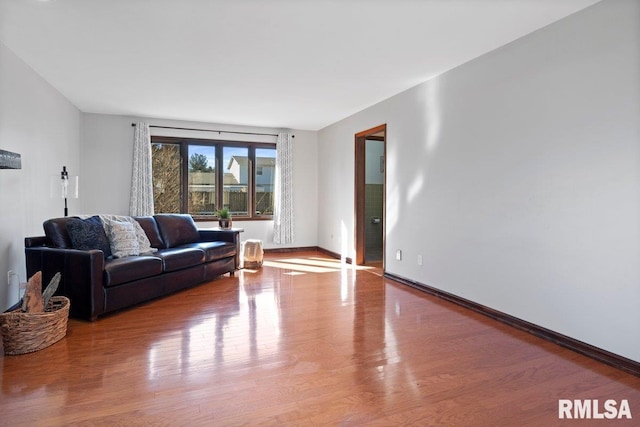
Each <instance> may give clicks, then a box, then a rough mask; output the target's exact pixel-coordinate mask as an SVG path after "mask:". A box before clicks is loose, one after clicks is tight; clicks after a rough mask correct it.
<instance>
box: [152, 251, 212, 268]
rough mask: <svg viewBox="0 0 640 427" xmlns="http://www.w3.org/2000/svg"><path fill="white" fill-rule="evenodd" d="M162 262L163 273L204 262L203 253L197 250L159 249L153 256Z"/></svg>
mask: <svg viewBox="0 0 640 427" xmlns="http://www.w3.org/2000/svg"><path fill="white" fill-rule="evenodd" d="M154 256H157V257H158V258H160V259H161V260H162V263H163V268H164V271H176V270H181V269H183V268H187V267H192V266H194V265H198V264H202V263H203V262H204V251H202V250H200V249H197V248H185V247H179V248H169V249H161V250H159V251H158V252H156V253H155V254H154Z"/></svg>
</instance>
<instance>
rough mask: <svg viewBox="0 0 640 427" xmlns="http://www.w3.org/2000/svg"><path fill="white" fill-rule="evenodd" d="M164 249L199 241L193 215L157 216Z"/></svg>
mask: <svg viewBox="0 0 640 427" xmlns="http://www.w3.org/2000/svg"><path fill="white" fill-rule="evenodd" d="M154 218H155V219H156V223H157V224H158V229H159V230H160V236H161V237H162V241H163V242H164V248H173V247H176V246H180V245H184V244H187V243H195V242H197V241H198V239H199V234H198V228H197V227H196V223H195V222H194V221H193V218H192V217H191V215H188V214H158V215H155V216H154Z"/></svg>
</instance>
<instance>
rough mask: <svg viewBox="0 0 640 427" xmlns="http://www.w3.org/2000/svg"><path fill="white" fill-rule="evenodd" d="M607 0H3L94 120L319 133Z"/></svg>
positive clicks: (12, 42)
mask: <svg viewBox="0 0 640 427" xmlns="http://www.w3.org/2000/svg"><path fill="white" fill-rule="evenodd" d="M597 1H598V0H181V1H177V0H49V1H43V0H0V41H1V42H2V43H3V44H5V45H6V46H7V47H8V48H9V49H11V50H12V51H13V52H14V53H15V54H16V55H17V56H18V57H20V58H21V59H22V60H24V61H25V62H26V63H27V64H28V65H29V66H30V67H31V68H33V69H34V70H35V71H36V72H37V73H39V74H40V75H41V76H42V77H43V78H44V79H45V80H47V81H48V82H49V83H50V84H51V85H53V86H54V87H55V88H56V89H57V90H59V91H60V92H61V93H62V94H63V95H64V96H65V97H67V98H68V99H69V100H70V101H71V102H72V103H73V104H74V105H76V106H77V107H78V108H79V109H80V110H81V111H83V112H91V113H105V114H122V115H135V116H142V117H155V118H165V119H177V120H189V121H201V122H211V123H224V124H237V125H251V126H260V127H275V128H292V129H308V130H318V129H321V128H323V127H325V126H327V125H329V124H331V123H334V122H336V121H338V120H340V119H343V118H345V117H347V116H349V115H351V114H354V113H356V112H358V111H360V110H362V109H365V108H367V107H369V106H370V105H373V104H375V103H377V102H379V101H382V100H384V99H386V98H388V97H390V96H392V95H395V94H397V93H399V92H402V91H403V90H405V89H408V88H410V87H412V86H415V85H417V84H419V83H421V82H423V81H425V80H428V79H429V78H431V77H434V76H436V75H438V74H441V73H443V72H444V71H446V70H449V69H451V68H454V67H456V66H458V65H460V64H462V63H464V62H467V61H469V60H471V59H473V58H475V57H478V56H480V55H482V54H484V53H486V52H488V51H491V50H493V49H496V48H497V47H499V46H502V45H504V44H506V43H509V42H511V41H513V40H515V39H517V38H519V37H522V36H524V35H525V34H528V33H530V32H532V31H535V30H537V29H539V28H541V27H544V26H546V25H548V24H550V23H552V22H554V21H556V20H558V19H561V18H563V17H565V16H567V15H569V14H572V13H574V12H576V11H578V10H580V9H582V8H585V7H587V6H589V5H592V4H594V3H597Z"/></svg>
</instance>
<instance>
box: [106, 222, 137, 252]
mask: <svg viewBox="0 0 640 427" xmlns="http://www.w3.org/2000/svg"><path fill="white" fill-rule="evenodd" d="M108 229H109V243H110V245H111V253H112V254H113V257H114V258H123V257H126V256H132V255H140V245H139V244H138V237H137V236H136V229H135V227H134V226H133V224H132V223H130V222H125V221H112V220H110V221H109V226H108Z"/></svg>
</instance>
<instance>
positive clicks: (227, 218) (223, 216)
mask: <svg viewBox="0 0 640 427" xmlns="http://www.w3.org/2000/svg"><path fill="white" fill-rule="evenodd" d="M216 216H217V217H218V225H219V226H220V228H223V229H225V230H226V229H229V228H231V222H232V221H231V213H230V212H229V209H228V208H222V209H219V210H218V211H216Z"/></svg>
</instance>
